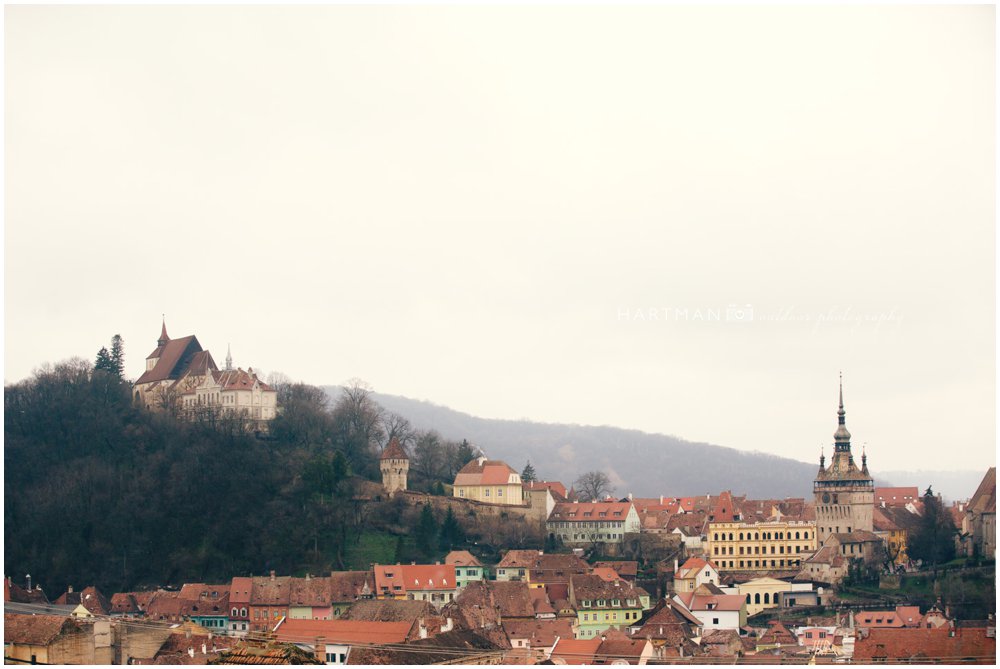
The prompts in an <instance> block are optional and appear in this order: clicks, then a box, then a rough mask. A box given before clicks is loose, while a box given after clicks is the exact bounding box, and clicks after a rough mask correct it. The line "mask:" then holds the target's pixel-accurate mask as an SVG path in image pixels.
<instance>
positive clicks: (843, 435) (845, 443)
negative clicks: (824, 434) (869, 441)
mask: <svg viewBox="0 0 1000 669" xmlns="http://www.w3.org/2000/svg"><path fill="white" fill-rule="evenodd" d="M846 415H847V412H846V411H844V375H843V373H841V375H840V408H839V409H837V431H836V432H834V433H833V441H834V445H835V447H836V452H838V453H839V452H841V451H846V452H847V453H850V452H851V433H850V432H848V431H847V419H846V418H845V416H846Z"/></svg>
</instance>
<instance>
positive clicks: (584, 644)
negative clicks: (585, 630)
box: [551, 637, 601, 664]
mask: <svg viewBox="0 0 1000 669" xmlns="http://www.w3.org/2000/svg"><path fill="white" fill-rule="evenodd" d="M600 647H601V637H594V638H593V639H559V643H557V644H556V647H555V648H554V649H553V650H552V657H551V659H553V660H555V659H559V660H562V661H563V663H564V664H593V663H594V655H595V654H596V653H597V649H598V648H600Z"/></svg>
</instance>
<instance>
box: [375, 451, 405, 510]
mask: <svg viewBox="0 0 1000 669" xmlns="http://www.w3.org/2000/svg"><path fill="white" fill-rule="evenodd" d="M378 464H379V469H381V470H382V485H383V486H385V491H386V492H387V493H389V496H390V497H391V496H392V495H393V494H395V493H396V492H398V491H400V490H406V475H407V474H408V473H409V471H410V458H408V457H407V455H406V451H405V450H404V449H403V447H402V445H400V443H399V440H398V439H396V438H395V437H393V438H392V439H391V440H389V445H388V446H386V447H385V449H384V450H383V451H382V455H380V456H379V459H378Z"/></svg>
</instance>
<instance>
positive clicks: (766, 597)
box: [764, 592, 771, 604]
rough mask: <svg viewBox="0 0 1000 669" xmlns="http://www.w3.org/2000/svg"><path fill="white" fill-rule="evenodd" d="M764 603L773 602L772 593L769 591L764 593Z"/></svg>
mask: <svg viewBox="0 0 1000 669" xmlns="http://www.w3.org/2000/svg"><path fill="white" fill-rule="evenodd" d="M764 603H765V604H770V603H771V593H769V592H765V593H764Z"/></svg>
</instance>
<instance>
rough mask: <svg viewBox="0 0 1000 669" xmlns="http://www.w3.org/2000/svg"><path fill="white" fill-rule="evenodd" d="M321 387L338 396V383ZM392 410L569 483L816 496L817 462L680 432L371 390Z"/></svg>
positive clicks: (621, 489)
mask: <svg viewBox="0 0 1000 669" xmlns="http://www.w3.org/2000/svg"><path fill="white" fill-rule="evenodd" d="M324 390H326V392H327V393H328V394H329V395H330V397H331V398H332V399H335V398H336V397H337V395H338V393H339V390H340V389H339V387H338V386H325V387H324ZM372 397H373V399H375V401H377V402H378V403H379V404H380V405H382V406H383V407H384V408H386V409H387V410H389V411H393V412H395V413H398V414H400V415H401V416H405V417H406V418H407V419H409V421H410V422H411V423H412V425H413V427H415V428H416V429H419V430H428V429H433V430H436V431H437V432H438V433H440V434H441V436H442V437H444V438H446V439H452V440H460V439H468V440H469V441H470V442H471V443H472V444H474V445H475V446H478V447H479V448H481V449H482V450H483V451H484V452H485V453H486V454H487V455H488V456H489V457H490V458H494V459H497V460H504V461H505V462H507V463H508V464H509V465H510V466H511V467H513V468H514V469H516V470H518V471H521V469H522V468H523V467H524V465H525V463H526V462H528V461H529V460H530V461H531V464H532V466H533V467H534V468H535V472H536V473H537V475H538V477H539V479H552V480H560V481H562V482H563V483H565V484H566V486H567V487H569V486H570V485H571V484H572V483H573V481H575V480H576V479H577V478H578V477H579V476H580V475H581V474H583V473H584V472H587V471H590V470H594V469H598V470H601V471H604V472H607V474H608V475H609V476H610V477H611V480H612V483H613V484H614V486H615V492H614V494H615V495H617V496H619V497H623V496H625V495H627V494H629V493H632V494H633V495H635V496H636V497H656V496H659V495H670V496H673V497H681V496H689V495H704V494H713V495H715V494H717V493H718V492H720V491H722V490H732V492H733V494H737V495H740V494H743V493H746V494H748V495H750V496H752V497H757V498H773V497H806V498H809V497H811V496H812V481H813V477H814V476H815V474H816V469H817V466H818V465H816V464H809V463H806V462H799V461H797V460H792V459H790V458H782V457H778V456H775V455H770V454H767V453H759V452H747V451H741V450H738V449H734V448H726V447H724V446H716V445H713V444H706V443H698V442H691V441H686V440H684V439H680V438H678V437H673V436H668V435H663V434H649V433H646V432H641V431H639V430H628V429H623V428H618V427H607V426H588V425H565V424H557V423H535V422H529V421H520V420H498V419H491V418H478V417H476V416H472V415H469V414H466V413H462V412H460V411H456V410H454V409H449V408H447V407H443V406H439V405H436V404H433V403H431V402H427V401H422V400H413V399H410V398H407V397H401V396H398V395H386V394H383V393H372Z"/></svg>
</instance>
